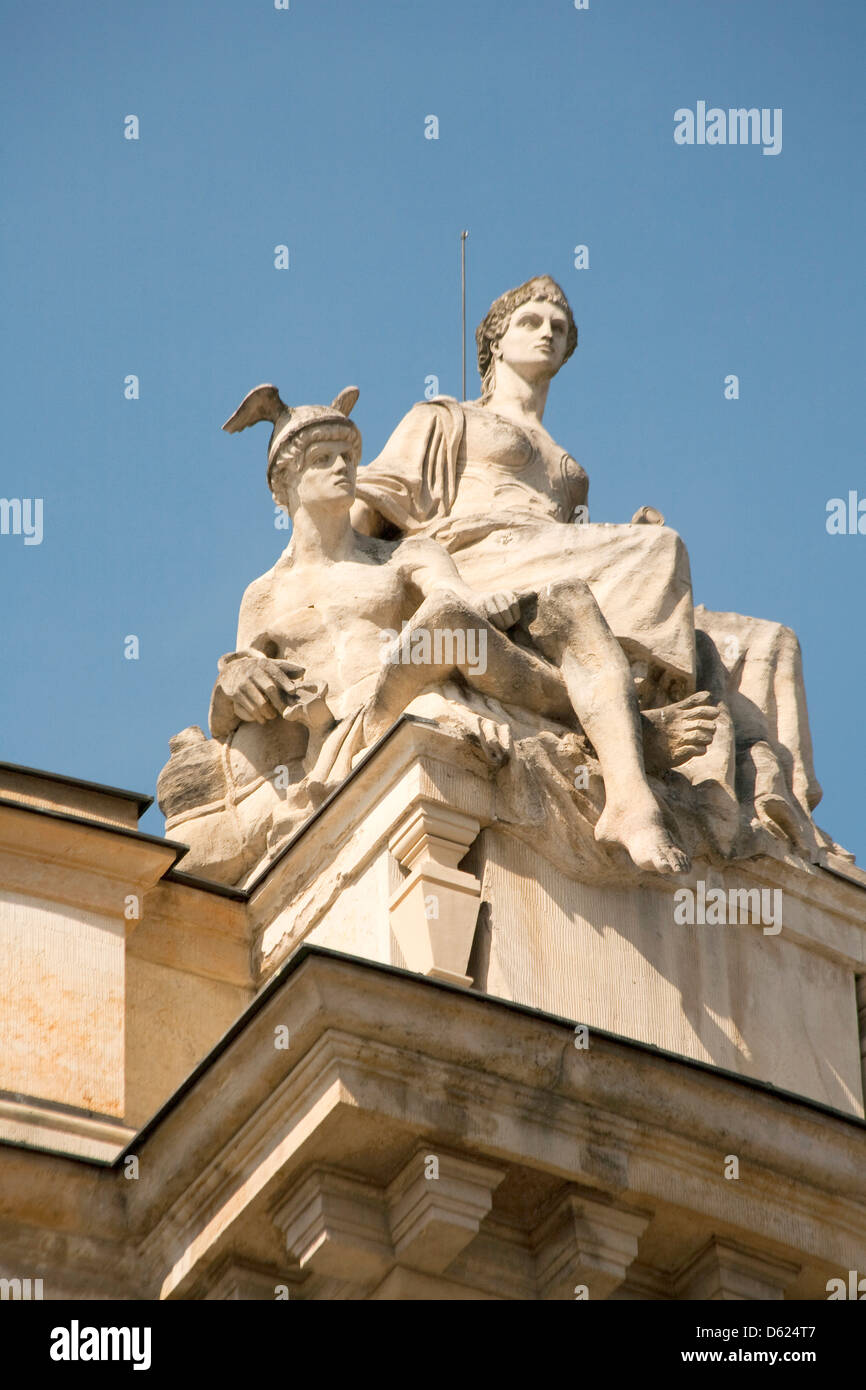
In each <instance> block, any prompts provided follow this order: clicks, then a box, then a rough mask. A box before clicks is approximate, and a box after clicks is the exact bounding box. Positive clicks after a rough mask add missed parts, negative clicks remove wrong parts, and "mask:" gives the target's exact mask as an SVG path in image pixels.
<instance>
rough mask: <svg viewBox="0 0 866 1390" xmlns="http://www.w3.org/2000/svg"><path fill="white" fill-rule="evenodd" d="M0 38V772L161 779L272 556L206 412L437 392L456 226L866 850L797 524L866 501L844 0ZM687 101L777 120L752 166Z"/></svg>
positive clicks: (596, 3) (837, 554)
mask: <svg viewBox="0 0 866 1390" xmlns="http://www.w3.org/2000/svg"><path fill="white" fill-rule="evenodd" d="M3 16H4V17H3V29H4V32H5V42H4V45H3V57H2V69H3V71H2V97H0V101H2V107H3V110H2V116H3V128H4V131H5V132H6V134H5V140H4V145H3V154H2V178H3V187H4V191H5V194H6V197H5V199H4V203H5V209H4V212H3V216H2V257H3V279H4V301H5V306H6V308H5V315H4V318H5V325H4V335H3V336H4V341H3V363H2V365H3V373H2V380H3V387H4V398H5V399H4V415H3V418H4V434H5V441H4V443H5V448H4V454H3V469H2V481H0V494H2V495H3V496H5V497H7V498H11V497H20V498H28V497H29V498H36V497H41V498H43V499H44V502H43V505H44V538H43V541H42V544H41V545H31V546H25V545H24V544H23V538H22V537H21V536H12V535H6V536H0V570H2V576H3V592H4V595H5V598H6V601H5V603H4V604H3V612H2V633H3V645H4V651H5V659H4V663H3V671H4V673H3V688H2V689H3V693H2V727H3V739H2V752H0V757H2V758H3V759H5V760H8V761H13V762H19V763H25V764H29V765H33V766H37V767H44V768H48V769H52V770H54V771H57V772H65V773H70V774H72V775H76V776H81V777H85V778H90V779H93V780H96V781H104V782H108V783H112V784H116V785H121V786H129V787H134V788H136V789H137V790H141V791H150V792H152V791H153V790H154V786H155V782H156V777H157V774H158V772H159V769H160V768H161V766H162V765H163V763H164V762H165V760H166V758H167V756H168V738H169V736H170V735H171V734H173V733H175V732H176V731H177V730H179V729H181V728H182V727H184V726H185V725H187V724H191V723H199V724H202V725H205V724H206V719H207V707H208V699H209V694H210V689H211V685H212V683H213V679H214V675H215V668H216V661H217V658H218V657H219V656H220V655H221V654H222V653H223V652H226V651H230V650H231V649H232V648H233V646H234V639H235V625H236V619H237V609H238V604H239V602H240V598H241V594H242V592H243V590H244V588H245V586H246V584H247V583H248V582H249V581H250V580H251V579H252V578H254V577H255V576H257V575H258V574H260V573H262V572H263V571H264V570H265V569H267V568H268V567H269V566H270V565H271V564H272V563H273V560H274V559H275V558H276V555H277V554H278V553H279V550H280V549H281V548H282V546H283V545H284V544H285V540H286V534H285V532H283V531H277V530H275V529H274V525H273V506H272V503H271V500H270V497H269V494H268V491H267V488H266V485H265V478H264V457H265V443H266V432H265V431H264V429H263V428H262V430H261V431H259V430H255V431H250V432H249V433H245V434H243V435H240V436H237V437H233V436H228V435H225V434H222V433H221V432H220V428H219V427H220V425H221V424H222V422H223V420H225V419H226V417H227V416H228V415H229V414H230V413H231V412H232V411H233V410H234V408H235V406H236V405H237V404H238V403H239V401H240V399H241V397H242V396H243V395H244V394H245V393H246V391H247V390H249V389H250V388H251V387H252V386H254V385H256V384H257V383H258V382H260V381H274V382H276V384H277V385H278V386H279V387H280V388H281V390H282V393H283V395H284V398H285V399H287V400H289V401H291V402H292V403H301V402H308V401H323V400H328V399H330V398H331V396H333V395H334V394H335V393H336V391H337V390H338V389H340V388H341V387H342V386H344V385H346V384H347V383H349V382H356V383H357V384H358V385H359V386H360V388H361V398H360V401H359V404H358V406H357V407H356V409H355V418H356V419H357V421H358V423H359V425H360V427H361V429H362V431H363V434H364V441H365V458H366V459H367V460H369V459H371V458H373V457H374V456H375V454H376V453H377V452H378V450H379V448H380V447H381V445H382V444H383V443H384V440H385V439H386V437H387V435H388V433H389V432H390V430H391V429H392V428H393V427H394V425H395V424H396V423H397V421H398V420H399V418H400V417H401V416H402V414H403V413H404V412H405V411H406V410H407V409H408V407H409V406H410V405H411V404H412V402H413V401H415V400H418V399H420V398H421V397H422V396H423V394H424V383H425V378H426V377H427V376H428V375H430V374H435V375H437V376H438V378H439V382H440V389H441V390H442V391H443V392H448V393H452V394H459V392H460V338H459V273H458V266H459V259H458V236H459V232H460V229H461V228H462V227H464V226H465V227H468V228H469V231H470V240H469V318H470V325H471V327H472V328H474V325H475V323H477V321H478V320H479V318H480V317H481V316H482V314H483V313H484V312H485V311H486V309H487V307H488V305H489V304H490V302H491V300H492V299H493V298H494V297H495V296H496V295H497V294H499V293H500V292H501V291H502V290H504V289H506V288H507V287H509V286H511V285H514V284H517V283H520V282H521V281H523V280H525V279H527V278H528V277H529V276H530V275H533V274H539V273H544V272H546V273H549V274H552V275H553V276H555V277H556V278H557V279H558V280H559V281H560V283H561V284H562V285H563V287H564V288H565V290H566V292H567V293H568V294H569V296H570V298H571V302H572V305H573V307H574V311H575V315H576V318H577V320H578V324H579V329H580V346H579V347H578V350H577V352H576V354H575V355H574V357H573V358H572V360H571V362H570V363H569V364H568V365H567V367H566V368H565V369H564V371H563V372H562V374H561V375H560V376H559V378H558V379H557V381H556V382H555V384H554V386H553V388H552V390H551V395H550V401H549V405H548V412H547V416H546V417H545V423H546V424H547V425H548V427H549V429H550V430H551V432H552V433H553V435H554V437H555V438H557V439H558V440H559V441H560V442H561V443H562V444H563V445H564V446H565V447H567V448H568V449H569V450H570V451H571V453H572V454H573V455H574V456H575V457H576V458H577V459H579V460H580V462H581V463H582V464H583V465H584V467H585V468H586V469H587V471H588V472H589V475H590V480H591V490H590V503H591V509H592V518H593V520H596V521H625V520H628V519H629V518H630V516H631V515H632V513H633V512H634V510H635V509H636V508H637V507H638V506H640V505H641V504H643V503H651V504H653V505H655V506H656V507H659V508H660V509H661V510H662V511H663V512H664V513H665V515H666V517H667V519H668V522H669V524H670V525H672V526H674V527H675V528H676V529H677V530H678V531H679V532H680V534H681V535H682V536H683V538H684V539H685V541H686V543H687V545H688V548H689V552H690V556H691V563H692V574H693V579H694V588H695V596H696V599H697V600H702V601H703V602H705V603H706V604H707V605H708V606H710V607H716V608H721V609H733V610H736V611H739V612H743V613H749V614H754V615H756V616H759V617H769V618H775V619H778V620H780V621H782V622H784V623H787V624H789V625H790V626H791V627H793V628H794V629H795V630H796V631H797V633H798V634H799V636H800V640H801V643H802V646H803V652H804V659H805V670H806V680H807V688H808V694H809V703H810V710H811V716H812V727H813V735H814V741H815V752H816V762H817V770H818V775H819V778H820V780H821V782H822V783H823V786H824V789H825V799H824V803H823V805H822V806H821V807H820V808H819V811H818V815H817V819H818V820H819V822H820V823H821V824H823V825H824V826H825V827H826V828H827V829H829V830H830V831H831V833H832V834H833V835H834V836H835V838H837V839H838V840H839V841H840V842H841V843H843V844H845V845H847V846H848V847H849V848H851V849H853V850H855V851H856V852H857V853H858V856H859V858H860V860H861V862H864V861H866V824H864V819H866V818H864V815H863V811H862V781H863V774H864V770H866V736H864V734H863V731H862V716H861V710H862V706H863V694H862V692H863V689H864V686H866V644H864V641H863V634H862V619H861V618H860V611H861V604H862V597H861V596H862V593H863V577H864V573H866V535H863V536H850V535H849V536H830V535H828V534H827V531H826V527H825V519H826V504H827V501H828V499H829V498H831V497H837V496H843V497H846V496H847V494H848V492H849V490H851V489H854V490H859V494H858V495H859V496H860V497H866V468H864V464H863V397H864V390H863V372H864V353H863V339H864V327H863V321H864V302H863V274H862V235H863V231H862V229H863V224H864V217H863V213H864V209H863V185H862V153H863V133H864V110H863V106H864V95H863V91H864V88H863V82H862V70H863V59H864V48H866V44H864V39H866V6H864V5H863V4H862V3H861V0H828V3H822V4H817V3H807V2H806V0H728V3H726V4H724V5H709V4H695V3H694V0H664V2H663V3H662V2H661V0H660V2H659V3H652V0H590V8H589V10H587V11H576V10H575V9H574V5H573V0H525V3H524V2H523V0H496V2H494V0H438V3H437V4H435V5H427V4H423V3H409V2H408V0H407V2H406V3H374V2H373V0H366V3H361V0H291V7H290V9H289V10H288V11H277V10H276V9H275V8H274V6H273V4H272V3H269V0H244V2H243V3H241V0H236V3H228V0H208V3H204V0H197V3H192V2H191V0H172V3H168V0H162V2H161V3H153V0H151V3H148V4H132V3H130V0H111V3H99V4H96V3H88V0H83V3H81V4H79V5H76V6H68V5H64V4H60V3H54V2H53V0H50V2H49V3H42V4H38V5H30V6H26V7H25V6H17V5H12V4H9V3H8V0H7V3H6V4H5V5H4V6H3ZM699 100H705V101H706V102H707V103H708V104H709V105H711V106H712V105H717V106H719V107H722V108H728V107H732V106H734V107H738V106H756V107H769V108H776V107H781V108H782V110H783V148H782V152H781V154H779V155H778V156H777V157H767V156H764V155H762V153H761V150H760V148H758V147H751V146H749V147H740V146H727V147H709V146H704V147H698V146H692V147H686V146H678V145H676V144H675V143H674V140H673V130H674V111H675V110H676V109H677V108H679V107H686V106H689V107H692V108H693V109H694V107H695V105H696V103H697V102H698V101H699ZM130 114H134V115H137V116H138V118H139V121H140V139H139V140H138V141H129V140H126V139H124V135H123V130H124V118H125V117H126V116H127V115H130ZM431 114H433V115H436V116H437V117H438V120H439V139H438V140H427V139H425V138H424V125H425V117H426V116H428V115H431ZM579 243H584V244H587V245H588V246H589V248H590V267H589V269H588V270H577V269H575V268H574V265H573V248H574V247H575V245H576V244H579ZM278 244H286V245H287V246H288V247H289V250H290V261H291V264H290V268H289V269H288V270H286V271H278V270H276V269H275V268H274V247H275V246H276V245H278ZM472 361H473V370H472V374H471V378H470V383H469V394H470V396H472V395H475V394H477V390H478V383H477V376H476V375H475V372H474V357H473V359H472ZM130 373H134V374H136V375H137V376H138V377H139V379H140V399H138V400H135V401H129V400H126V399H124V378H125V377H126V376H127V375H128V374H130ZM728 373H736V374H737V375H738V376H739V379H740V399H739V400H737V401H727V400H725V398H724V394H723V381H724V378H725V376H726V375H727V374H728ZM128 634H135V635H136V636H138V638H139V640H140V659H139V660H138V661H128V660H126V659H124V638H125V636H127V635H128ZM161 825H162V821H161V817H160V816H159V814H158V812H157V811H156V810H155V809H154V810H152V811H151V812H149V813H148V816H147V817H146V819H145V821H144V828H147V829H150V830H151V831H153V832H156V833H159V832H160V830H161Z"/></svg>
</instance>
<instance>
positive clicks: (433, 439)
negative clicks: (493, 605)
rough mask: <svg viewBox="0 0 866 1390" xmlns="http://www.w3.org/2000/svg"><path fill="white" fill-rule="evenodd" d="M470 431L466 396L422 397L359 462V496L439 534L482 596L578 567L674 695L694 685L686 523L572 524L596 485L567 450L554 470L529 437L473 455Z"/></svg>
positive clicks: (405, 527)
mask: <svg viewBox="0 0 866 1390" xmlns="http://www.w3.org/2000/svg"><path fill="white" fill-rule="evenodd" d="M468 408H469V409H478V408H479V407H473V406H471V405H470V406H469V407H468ZM513 428H514V429H515V430H518V429H519V427H518V426H513ZM465 433H466V408H465V407H464V406H463V405H461V404H460V402H458V401H456V400H453V399H451V398H450V397H438V398H436V399H435V400H432V401H424V402H421V403H419V404H418V405H416V406H414V407H413V408H412V409H411V410H410V411H409V413H408V415H406V416H405V418H404V419H403V420H402V421H401V423H400V424H399V425H398V426H397V429H396V430H395V431H394V433H393V434H392V435H391V438H390V439H389V440H388V442H387V444H386V445H385V448H384V449H383V451H382V453H381V454H380V455H379V457H378V458H377V459H375V460H374V461H373V462H372V463H370V464H368V465H367V466H366V467H364V468H361V469H360V470H359V472H358V481H357V495H358V497H359V498H360V499H361V500H362V501H364V502H366V503H367V505H368V506H370V507H371V508H372V509H373V510H374V511H376V512H378V513H379V514H380V515H381V516H383V517H384V518H385V519H386V520H387V521H388V522H390V523H391V524H392V525H393V526H395V527H396V528H397V529H398V530H399V531H401V532H403V533H405V534H410V535H425V536H430V537H432V538H433V539H435V540H437V541H439V543H440V544H441V545H443V546H444V547H445V549H446V550H448V551H449V552H450V554H451V555H452V556H453V558H454V562H455V564H456V565H457V568H458V569H459V571H460V573H461V576H462V577H463V579H464V580H465V581H466V582H467V584H471V585H472V587H473V588H474V589H476V590H477V591H478V592H480V593H491V592H493V591H496V590H499V589H504V588H507V589H511V590H514V591H516V592H518V593H520V592H534V591H537V590H539V589H540V588H542V587H543V586H544V585H545V584H546V583H548V582H549V581H550V580H552V579H555V578H558V577H561V576H563V575H567V576H569V577H571V578H573V577H574V576H575V575H576V576H578V577H579V578H581V579H583V580H584V581H585V582H586V583H587V584H588V585H589V588H590V589H591V591H592V593H593V596H594V597H595V600H596V602H597V603H598V606H599V608H600V609H601V611H602V613H603V614H604V617H605V619H606V620H607V623H608V626H609V627H610V628H611V631H612V632H613V633H614V635H615V636H616V637H617V638H618V640H619V642H620V643H621V645H622V647H623V648H624V650H625V652H626V654H627V655H628V656H629V658H630V659H632V660H638V661H640V660H643V661H646V662H647V663H654V664H655V665H656V666H658V667H660V668H662V671H663V672H664V673H665V675H666V677H667V679H666V681H665V690H666V692H667V693H668V694H669V695H670V697H671V698H672V699H679V698H682V696H684V695H686V694H689V693H690V692H691V691H693V690H694V688H695V636H694V610H693V606H692V586H691V574H690V572H689V558H688V554H687V552H686V548H685V546H684V545H683V543H682V541H681V540H680V538H679V536H678V535H677V534H676V532H675V531H672V530H671V529H670V528H669V527H665V526H649V525H641V524H636V525H632V524H629V525H624V526H620V525H605V524H593V523H588V522H587V523H584V524H569V523H570V522H571V518H572V517H573V515H574V512H575V508H577V507H580V506H582V505H583V504H584V502H585V500H586V495H587V486H588V483H587V477H586V474H585V473H584V471H583V469H582V468H580V466H579V465H578V464H577V463H575V461H574V459H572V458H571V457H570V456H569V455H568V454H567V453H563V454H562V455H561V458H560V461H559V468H558V470H555V471H554V474H553V475H551V473H550V470H549V469H548V470H547V471H545V470H544V468H543V467H540V466H539V459H538V455H537V451H536V450H535V449H534V447H531V446H530V449H529V450H528V452H527V453H526V454H524V455H523V458H522V460H521V458H520V457H518V459H517V460H510V461H503V460H502V459H498V460H485V461H484V462H483V463H476V462H473V461H471V460H470V461H469V462H468V463H467V460H466V457H465V448H464V438H465Z"/></svg>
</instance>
